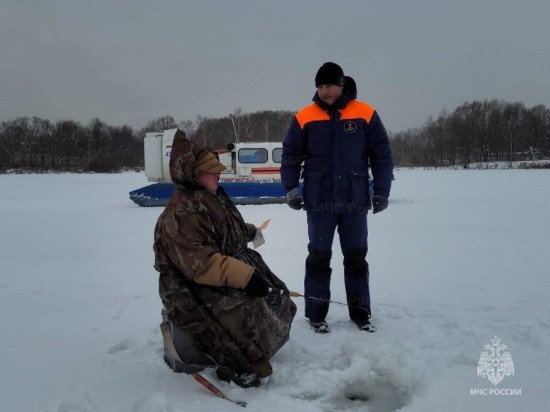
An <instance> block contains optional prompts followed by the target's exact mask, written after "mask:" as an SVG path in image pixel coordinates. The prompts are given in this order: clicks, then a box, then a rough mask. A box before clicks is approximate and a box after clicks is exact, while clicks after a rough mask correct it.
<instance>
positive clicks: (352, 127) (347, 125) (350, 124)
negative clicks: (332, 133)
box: [344, 121, 357, 133]
mask: <svg viewBox="0 0 550 412" xmlns="http://www.w3.org/2000/svg"><path fill="white" fill-rule="evenodd" d="M344 130H345V131H346V132H348V133H353V132H355V130H357V126H356V125H355V123H353V122H352V121H349V122H346V123H344Z"/></svg>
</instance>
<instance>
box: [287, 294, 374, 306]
mask: <svg viewBox="0 0 550 412" xmlns="http://www.w3.org/2000/svg"><path fill="white" fill-rule="evenodd" d="M288 295H289V296H290V297H292V298H305V299H312V300H318V301H320V302H327V303H336V304H337V305H343V306H348V307H350V308H359V309H364V308H363V307H362V306H358V305H350V304H348V303H343V302H337V301H335V300H329V299H322V298H316V297H314V296H305V295H302V294H301V293H299V292H294V291H292V290H289V291H288Z"/></svg>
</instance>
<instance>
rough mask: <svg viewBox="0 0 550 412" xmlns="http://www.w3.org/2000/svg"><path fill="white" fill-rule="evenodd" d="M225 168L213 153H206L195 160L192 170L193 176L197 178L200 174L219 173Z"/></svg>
mask: <svg viewBox="0 0 550 412" xmlns="http://www.w3.org/2000/svg"><path fill="white" fill-rule="evenodd" d="M225 169H226V167H225V166H224V165H223V164H222V163H220V161H219V160H218V158H217V157H216V155H215V154H214V153H211V152H207V153H205V154H203V155H202V156H201V157H199V159H198V160H197V162H196V164H195V167H194V168H193V174H194V175H195V176H198V175H199V174H200V173H221V172H223V171H224V170H225Z"/></svg>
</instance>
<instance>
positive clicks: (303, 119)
mask: <svg viewBox="0 0 550 412" xmlns="http://www.w3.org/2000/svg"><path fill="white" fill-rule="evenodd" d="M296 120H298V124H299V125H300V128H301V129H303V128H304V125H305V124H306V123H309V122H314V121H317V120H330V117H329V115H328V113H327V112H325V111H324V110H323V109H321V108H320V107H319V106H318V105H317V104H316V103H312V104H310V105H309V106H306V107H304V108H303V109H302V110H300V111H299V112H298V113H297V114H296Z"/></svg>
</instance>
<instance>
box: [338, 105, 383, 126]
mask: <svg viewBox="0 0 550 412" xmlns="http://www.w3.org/2000/svg"><path fill="white" fill-rule="evenodd" d="M374 112H375V110H374V107H372V106H371V105H370V104H368V103H365V102H360V101H357V100H352V101H351V102H349V103H348V105H347V106H346V107H345V108H344V110H342V116H341V117H340V120H347V119H365V120H366V121H367V123H370V121H371V119H372V116H373V115H374Z"/></svg>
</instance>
